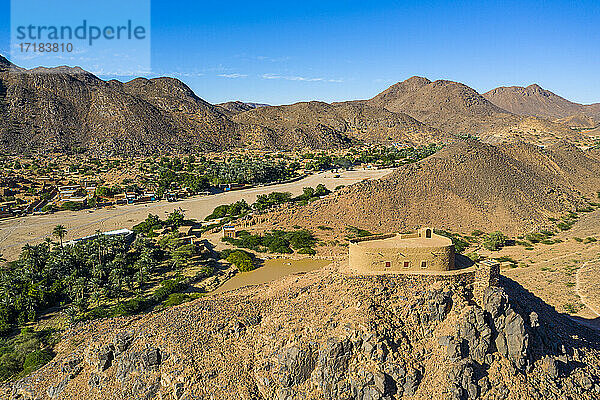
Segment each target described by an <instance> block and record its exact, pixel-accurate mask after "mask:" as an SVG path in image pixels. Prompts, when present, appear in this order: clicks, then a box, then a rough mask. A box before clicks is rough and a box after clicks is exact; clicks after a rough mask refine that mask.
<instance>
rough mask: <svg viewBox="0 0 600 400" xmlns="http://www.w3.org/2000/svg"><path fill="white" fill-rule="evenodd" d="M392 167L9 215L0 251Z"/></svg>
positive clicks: (0, 233)
mask: <svg viewBox="0 0 600 400" xmlns="http://www.w3.org/2000/svg"><path fill="white" fill-rule="evenodd" d="M390 171H391V170H390V169H381V170H376V169H358V170H353V171H344V172H340V173H339V175H340V177H339V178H334V175H336V174H334V173H333V172H331V171H326V172H322V173H318V174H314V175H310V176H308V177H306V178H304V179H301V180H299V181H296V182H291V183H285V184H279V185H269V186H261V187H255V188H251V189H244V190H237V191H232V192H225V193H220V194H216V195H211V196H196V197H193V198H189V199H186V200H182V201H179V202H176V203H169V202H166V201H160V202H156V203H151V204H135V205H123V206H117V207H114V208H104V209H99V210H95V211H88V210H84V211H76V212H71V211H60V212H57V213H54V214H48V215H31V216H27V217H23V218H16V219H10V220H5V221H2V222H0V253H2V254H3V255H4V257H5V258H7V259H9V260H12V259H15V258H16V257H17V256H18V254H19V252H20V251H21V248H22V247H23V246H24V245H25V244H27V243H29V244H37V243H39V242H42V241H43V240H44V239H46V238H51V237H52V236H51V235H52V229H53V228H54V227H55V226H56V225H59V224H62V225H64V226H65V228H66V229H67V231H68V233H67V237H66V238H65V240H66V241H68V240H72V239H76V238H80V237H84V236H87V235H92V234H94V233H95V232H96V231H97V230H100V231H110V230H114V229H121V228H131V227H132V226H133V225H136V224H137V223H139V222H141V221H143V220H144V219H146V217H147V216H148V214H149V213H152V214H156V215H158V216H159V217H161V218H162V217H164V216H165V215H166V214H168V213H171V212H173V211H174V210H176V209H180V208H181V209H183V211H184V213H185V217H186V218H188V219H197V220H199V221H200V220H202V219H204V218H205V217H206V216H207V215H209V214H210V213H211V212H212V211H213V209H214V208H215V207H217V206H219V205H222V204H230V203H234V202H236V201H239V200H242V199H244V200H246V201H247V202H248V203H249V204H251V203H253V202H254V201H255V200H256V197H257V196H258V195H260V194H268V193H271V192H290V193H292V195H298V194H301V193H302V188H304V187H307V186H310V187H316V186H317V185H318V184H320V183H322V184H324V185H325V186H327V188H328V189H331V190H333V189H334V188H335V187H336V186H339V185H351V184H353V183H356V182H359V181H361V180H364V179H379V178H381V177H382V176H384V175H386V174H388V173H389V172H390Z"/></svg>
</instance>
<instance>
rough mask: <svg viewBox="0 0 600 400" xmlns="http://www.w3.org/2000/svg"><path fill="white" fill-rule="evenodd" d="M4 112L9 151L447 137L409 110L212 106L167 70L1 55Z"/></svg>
mask: <svg viewBox="0 0 600 400" xmlns="http://www.w3.org/2000/svg"><path fill="white" fill-rule="evenodd" d="M0 114H1V116H2V119H1V121H2V122H1V123H0V148H1V149H2V150H3V151H7V152H12V153H15V152H23V151H41V152H49V151H50V152H69V151H87V152H90V153H94V154H121V155H140V154H149V153H155V152H158V151H162V152H165V151H167V152H188V151H195V150H200V151H202V150H216V149H228V148H234V147H249V148H259V149H291V148H304V147H309V148H330V147H345V146H349V145H351V144H352V143H355V142H358V141H362V140H365V141H369V142H386V143H391V142H394V143H397V142H399V143H406V144H410V145H419V144H424V143H430V142H431V141H445V140H449V135H447V134H445V133H442V132H440V131H438V130H436V129H433V128H430V127H429V126H427V125H425V124H423V123H421V122H419V121H416V120H414V119H413V118H411V117H409V116H408V115H406V114H402V113H393V112H390V111H388V110H385V109H382V108H379V109H377V108H374V107H370V106H368V105H364V104H352V103H340V104H326V103H319V102H311V103H298V104H294V105H290V106H278V107H269V106H266V105H263V104H258V103H242V102H230V103H223V104H220V105H213V104H210V103H208V102H206V101H204V100H202V99H201V98H199V97H198V96H196V94H195V93H194V92H193V91H192V90H191V89H190V88H189V87H187V86H186V85H185V84H183V83H182V82H181V81H179V80H177V79H173V78H155V79H144V78H138V79H134V80H132V81H130V82H125V83H122V82H119V81H115V80H112V81H103V80H101V79H99V78H97V77H96V76H94V75H92V74H90V73H87V72H85V71H83V70H82V69H80V68H68V67H58V68H51V69H48V68H36V69H32V70H23V69H18V68H16V67H14V66H12V64H10V63H9V62H8V61H7V60H6V59H4V58H3V59H2V60H0Z"/></svg>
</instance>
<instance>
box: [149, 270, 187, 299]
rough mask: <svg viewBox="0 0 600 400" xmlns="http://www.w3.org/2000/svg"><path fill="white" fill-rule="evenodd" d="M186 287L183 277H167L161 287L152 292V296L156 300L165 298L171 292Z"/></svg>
mask: <svg viewBox="0 0 600 400" xmlns="http://www.w3.org/2000/svg"><path fill="white" fill-rule="evenodd" d="M184 287H185V284H184V283H183V277H181V276H178V277H176V278H174V279H165V280H164V281H162V282H161V283H160V287H159V288H157V289H156V290H155V291H154V293H152V298H153V299H154V301H156V302H161V301H163V300H165V299H166V298H167V297H169V295H170V294H171V293H176V292H180V291H181V290H183V288H184Z"/></svg>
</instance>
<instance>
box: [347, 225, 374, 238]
mask: <svg viewBox="0 0 600 400" xmlns="http://www.w3.org/2000/svg"><path fill="white" fill-rule="evenodd" d="M346 229H348V231H349V232H350V233H351V234H352V235H354V236H355V237H366V236H371V235H373V234H372V233H371V232H369V231H367V230H365V229H360V228H357V227H355V226H348V227H347V228H346Z"/></svg>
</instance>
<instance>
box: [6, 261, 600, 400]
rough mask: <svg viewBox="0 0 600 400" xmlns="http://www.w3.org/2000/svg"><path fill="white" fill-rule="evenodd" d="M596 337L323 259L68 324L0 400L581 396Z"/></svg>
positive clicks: (470, 296)
mask: <svg viewBox="0 0 600 400" xmlns="http://www.w3.org/2000/svg"><path fill="white" fill-rule="evenodd" d="M599 344H600V337H599V336H598V335H597V334H596V333H594V332H593V331H590V330H588V329H586V328H584V327H582V326H579V325H578V324H577V323H575V322H573V321H572V320H570V319H569V318H568V317H565V316H564V315H562V314H559V313H557V312H556V311H555V310H554V309H553V308H551V307H549V306H548V305H546V304H545V303H543V302H542V301H541V300H540V299H538V298H536V297H534V296H533V295H532V294H531V293H530V292H528V291H526V290H525V289H523V287H521V286H520V285H518V284H517V283H516V282H514V281H511V280H509V279H504V278H502V279H501V280H500V284H499V286H490V287H488V288H487V289H485V291H484V292H483V295H482V296H479V295H477V296H474V293H473V290H472V286H471V284H470V283H469V280H468V279H466V280H457V281H455V282H450V281H445V282H444V281H439V282H433V281H432V280H428V279H410V277H402V276H393V275H387V276H378V277H369V276H351V275H347V274H345V273H344V272H343V268H341V267H339V268H338V267H330V268H326V269H323V270H319V271H313V272H310V273H305V274H302V275H292V276H289V277H287V278H284V279H282V280H280V281H276V282H272V283H270V284H264V285H260V286H255V287H246V288H242V289H238V290H236V291H233V292H227V293H224V294H221V295H215V296H207V297H205V298H202V299H199V300H196V301H194V302H192V303H187V304H183V305H180V306H177V307H173V308H169V309H166V310H163V311H158V312H152V313H149V314H146V315H142V316H136V317H127V318H116V319H115V318H113V319H105V320H99V321H95V322H91V323H86V324H81V325H78V326H76V327H75V328H73V329H72V330H70V331H69V332H67V333H66V334H65V335H64V336H63V338H62V341H61V342H60V343H59V344H58V345H57V347H56V352H57V355H56V357H55V358H54V360H52V361H51V362H50V363H49V364H47V365H46V366H44V367H42V368H41V369H40V370H38V371H36V372H34V373H33V374H31V375H30V376H27V377H25V378H23V379H21V380H19V381H17V382H13V383H9V384H5V385H4V386H3V387H2V388H0V396H1V397H2V398H4V399H11V400H13V399H14V400H17V399H23V400H25V399H40V400H41V399H64V400H71V399H72V400H75V399H82V398H86V399H103V400H109V399H179V400H183V399H211V398H213V399H221V400H228V399H236V400H238V399H248V400H249V399H255V400H261V399H265V400H266V399H332V400H333V399H345V400H350V399H360V400H367V399H369V400H384V399H385V400H395V399H415V400H422V399H423V400H424V399H427V400H429V399H452V400H467V399H468V400H470V399H484V400H491V399H509V400H517V399H559V398H565V399H566V398H570V399H581V400H591V399H597V398H598V397H599V396H600V367H599V366H600V351H599V350H598V348H599V346H598V345H599Z"/></svg>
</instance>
